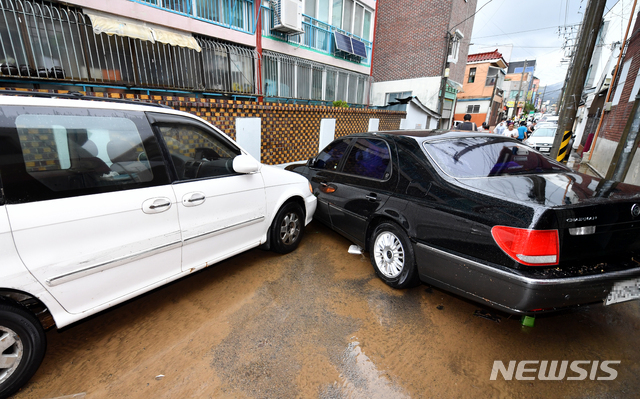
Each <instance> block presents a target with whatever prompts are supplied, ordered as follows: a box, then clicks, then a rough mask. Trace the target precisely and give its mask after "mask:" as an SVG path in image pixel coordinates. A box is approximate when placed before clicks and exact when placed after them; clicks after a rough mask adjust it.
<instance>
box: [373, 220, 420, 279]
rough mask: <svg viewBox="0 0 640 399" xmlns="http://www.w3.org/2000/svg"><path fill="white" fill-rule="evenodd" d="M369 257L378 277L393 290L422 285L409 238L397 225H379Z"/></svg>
mask: <svg viewBox="0 0 640 399" xmlns="http://www.w3.org/2000/svg"><path fill="white" fill-rule="evenodd" d="M369 257H370V258H371V264H372V265H373V269H374V270H375V272H376V275H377V276H378V277H379V278H380V279H381V280H382V281H384V282H385V283H386V284H387V285H389V286H390V287H393V288H409V287H415V286H416V285H419V284H420V280H419V278H418V271H417V269H416V262H415V256H414V254H413V247H412V246H411V241H410V240H409V236H407V233H405V232H404V230H403V229H402V228H401V227H400V226H398V225H397V224H395V223H392V222H384V223H381V224H379V225H378V226H377V227H376V228H375V229H374V230H373V233H372V234H371V241H370V245H369Z"/></svg>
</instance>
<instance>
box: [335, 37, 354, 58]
mask: <svg viewBox="0 0 640 399" xmlns="http://www.w3.org/2000/svg"><path fill="white" fill-rule="evenodd" d="M334 36H335V38H336V48H337V49H338V50H340V51H344V52H347V53H350V54H353V49H352V47H351V38H350V37H349V36H347V35H343V34H342V33H338V32H335V33H334Z"/></svg>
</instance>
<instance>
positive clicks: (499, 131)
mask: <svg viewBox="0 0 640 399" xmlns="http://www.w3.org/2000/svg"><path fill="white" fill-rule="evenodd" d="M506 130H507V119H506V118H502V121H501V122H500V123H498V126H496V128H495V129H493V132H494V133H495V134H499V135H504V132H505V131H506Z"/></svg>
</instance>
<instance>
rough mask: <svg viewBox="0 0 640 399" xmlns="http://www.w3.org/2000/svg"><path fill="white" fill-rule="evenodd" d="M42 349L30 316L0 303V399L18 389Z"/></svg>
mask: <svg viewBox="0 0 640 399" xmlns="http://www.w3.org/2000/svg"><path fill="white" fill-rule="evenodd" d="M46 346H47V344H46V336H45V334H44V329H43V328H42V325H41V324H40V322H39V321H38V319H37V318H36V317H35V316H34V315H32V314H31V313H30V312H29V311H27V310H26V309H24V308H21V307H20V306H17V305H13V304H7V303H3V302H2V301H0V398H5V397H7V396H9V395H11V394H12V393H14V392H15V391H17V390H18V389H20V387H21V386H22V385H24V384H25V383H26V382H27V381H28V380H29V378H31V376H33V374H35V372H36V370H38V367H39V366H40V363H41V362H42V358H43V357H44V352H45V349H46Z"/></svg>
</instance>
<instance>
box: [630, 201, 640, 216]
mask: <svg viewBox="0 0 640 399" xmlns="http://www.w3.org/2000/svg"><path fill="white" fill-rule="evenodd" d="M631 216H633V217H634V218H636V217H638V216H640V205H638V204H633V206H632V207H631Z"/></svg>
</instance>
